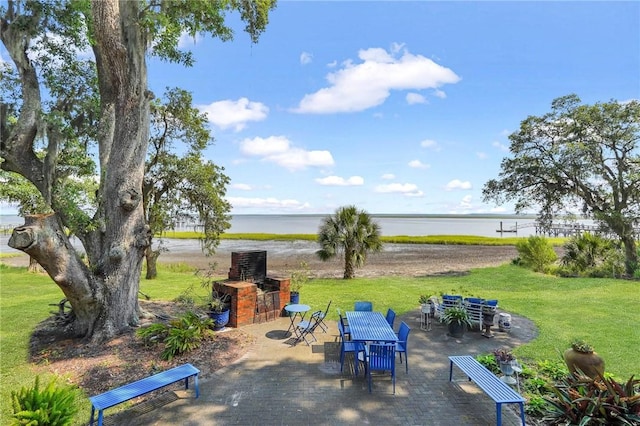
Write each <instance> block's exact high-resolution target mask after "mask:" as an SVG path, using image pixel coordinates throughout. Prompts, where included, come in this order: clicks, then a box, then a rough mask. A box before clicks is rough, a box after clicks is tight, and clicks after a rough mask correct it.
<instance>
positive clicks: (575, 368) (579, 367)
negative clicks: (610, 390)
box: [563, 340, 604, 379]
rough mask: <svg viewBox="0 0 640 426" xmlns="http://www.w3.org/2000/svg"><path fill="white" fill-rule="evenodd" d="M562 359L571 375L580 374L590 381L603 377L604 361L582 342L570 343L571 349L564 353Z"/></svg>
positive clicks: (588, 345) (587, 344)
mask: <svg viewBox="0 0 640 426" xmlns="http://www.w3.org/2000/svg"><path fill="white" fill-rule="evenodd" d="M563 358H564V362H565V364H567V368H568V369H569V371H570V372H571V373H572V374H575V373H576V372H582V373H583V374H586V375H587V376H589V377H591V378H592V379H595V378H597V377H599V376H602V375H604V360H603V359H602V358H601V357H600V356H599V355H598V354H597V353H596V352H595V351H594V350H593V346H591V345H590V344H589V343H587V342H586V341H584V340H574V341H573V342H571V347H570V348H569V349H567V350H566V351H564V353H563Z"/></svg>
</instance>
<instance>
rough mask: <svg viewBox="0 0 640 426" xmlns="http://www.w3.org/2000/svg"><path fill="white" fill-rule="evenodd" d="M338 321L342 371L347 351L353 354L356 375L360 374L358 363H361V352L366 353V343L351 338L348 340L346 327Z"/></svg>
mask: <svg viewBox="0 0 640 426" xmlns="http://www.w3.org/2000/svg"><path fill="white" fill-rule="evenodd" d="M340 324H341V323H338V330H339V331H340V372H342V371H344V358H345V355H346V354H347V353H352V354H353V365H354V369H355V373H356V376H357V375H358V363H359V356H358V355H359V354H360V352H363V353H364V350H365V349H364V343H362V342H353V341H351V340H347V339H346V338H345V333H344V329H343V328H342V326H341V325H340Z"/></svg>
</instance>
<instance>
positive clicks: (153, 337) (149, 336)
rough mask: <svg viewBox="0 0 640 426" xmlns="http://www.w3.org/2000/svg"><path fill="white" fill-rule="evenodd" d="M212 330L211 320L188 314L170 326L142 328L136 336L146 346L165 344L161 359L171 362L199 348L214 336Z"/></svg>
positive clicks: (156, 325) (154, 325) (160, 325)
mask: <svg viewBox="0 0 640 426" xmlns="http://www.w3.org/2000/svg"><path fill="white" fill-rule="evenodd" d="M212 328H213V320H212V319H211V318H204V319H203V318H200V317H199V316H198V315H196V314H195V313H193V312H187V313H186V314H185V315H184V316H182V317H181V318H178V319H176V320H173V321H171V322H170V323H169V324H162V323H155V324H152V325H150V326H149V327H145V328H142V329H140V330H138V331H137V332H136V335H137V336H138V337H140V338H141V339H142V341H143V342H144V344H145V345H152V344H157V343H161V342H162V343H164V345H165V346H164V349H163V350H162V354H161V355H160V357H161V358H162V359H164V360H167V361H170V360H172V359H173V358H174V357H175V356H177V355H180V354H182V353H185V352H188V351H191V350H193V349H195V348H197V347H199V346H200V343H201V342H202V340H204V339H205V338H207V337H210V336H213V330H212Z"/></svg>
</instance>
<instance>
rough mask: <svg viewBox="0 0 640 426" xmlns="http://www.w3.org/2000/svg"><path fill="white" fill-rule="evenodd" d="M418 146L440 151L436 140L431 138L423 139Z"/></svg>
mask: <svg viewBox="0 0 640 426" xmlns="http://www.w3.org/2000/svg"><path fill="white" fill-rule="evenodd" d="M420 146H421V147H423V148H429V149H432V150H434V151H440V145H438V142H436V141H434V140H432V139H425V140H423V141H422V142H420Z"/></svg>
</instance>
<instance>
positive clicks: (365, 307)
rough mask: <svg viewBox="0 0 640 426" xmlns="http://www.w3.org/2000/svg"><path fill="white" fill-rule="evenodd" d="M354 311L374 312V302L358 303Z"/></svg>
mask: <svg viewBox="0 0 640 426" xmlns="http://www.w3.org/2000/svg"><path fill="white" fill-rule="evenodd" d="M353 310H354V311H365V312H371V311H373V303H372V302H356V303H355V305H354V307H353Z"/></svg>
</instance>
